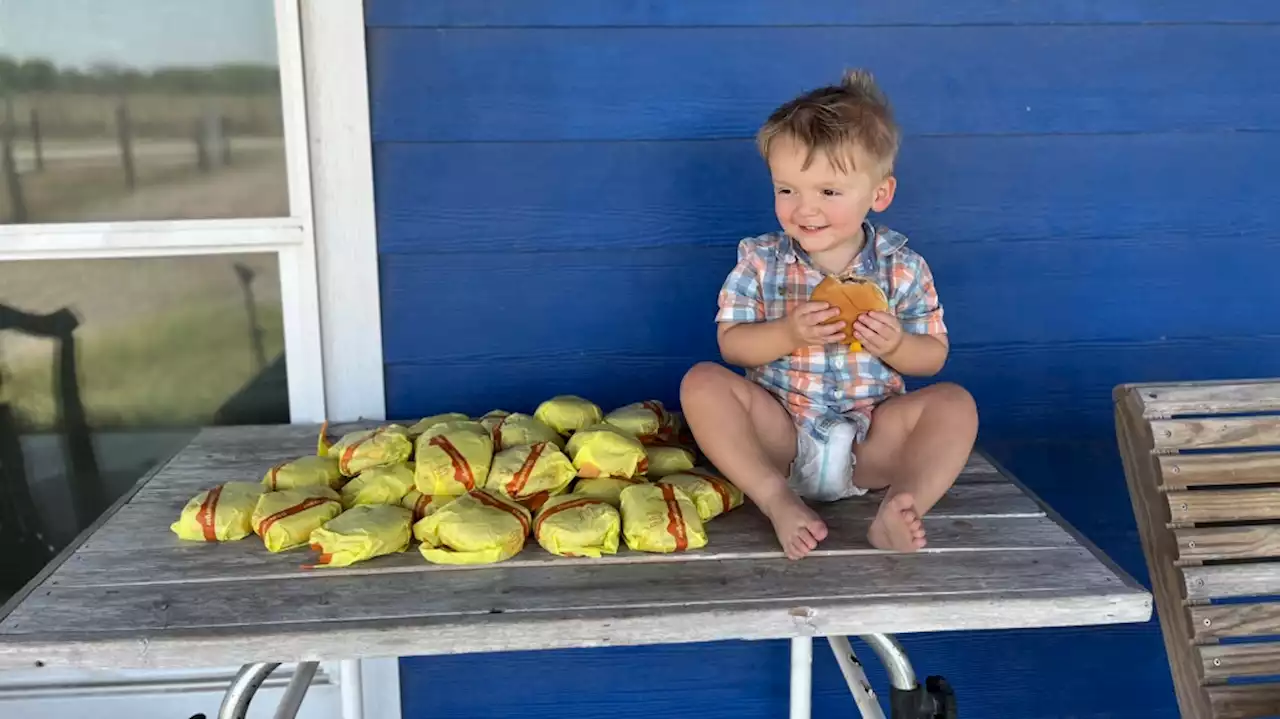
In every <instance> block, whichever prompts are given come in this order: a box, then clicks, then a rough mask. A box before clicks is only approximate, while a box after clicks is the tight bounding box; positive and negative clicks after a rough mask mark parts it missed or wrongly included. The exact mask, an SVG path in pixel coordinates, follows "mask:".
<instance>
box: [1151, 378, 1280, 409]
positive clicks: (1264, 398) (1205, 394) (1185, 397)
mask: <svg viewBox="0 0 1280 719" xmlns="http://www.w3.org/2000/svg"><path fill="white" fill-rule="evenodd" d="M1138 390H1139V396H1140V397H1141V398H1142V406H1143V416H1144V417H1170V416H1174V415H1179V414H1231V413H1240V412H1269V411H1272V410H1280V382H1276V381H1275V380H1251V381H1246V382H1239V381H1223V382H1184V383H1173V384H1165V385H1138Z"/></svg>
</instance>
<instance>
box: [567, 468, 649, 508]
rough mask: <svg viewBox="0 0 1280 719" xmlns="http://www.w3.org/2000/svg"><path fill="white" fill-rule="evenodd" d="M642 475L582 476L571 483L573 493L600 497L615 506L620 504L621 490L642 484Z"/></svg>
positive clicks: (643, 479) (595, 497)
mask: <svg viewBox="0 0 1280 719" xmlns="http://www.w3.org/2000/svg"><path fill="white" fill-rule="evenodd" d="M647 481H648V480H647V479H645V478H644V477H640V476H636V477H590V478H587V477H583V478H582V479H579V480H578V483H577V484H575V485H573V493H574V494H577V495H579V496H583V497H591V498H593V499H602V500H604V501H606V502H608V503H609V504H612V505H613V506H615V507H621V506H622V498H621V495H622V490H624V489H626V488H627V487H630V486H632V485H634V484H644V483H646V482H647Z"/></svg>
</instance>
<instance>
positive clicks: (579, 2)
mask: <svg viewBox="0 0 1280 719" xmlns="http://www.w3.org/2000/svg"><path fill="white" fill-rule="evenodd" d="M365 7H366V23H367V24H368V25H369V26H370V27H405V26H410V27H475V28H479V27H490V26H498V27H596V26H639V27H672V26H675V27H678V26H682V25H696V26H719V25H724V26H743V25H748V26H751V25H770V26H774V25H861V26H873V27H874V26H881V25H889V26H900V25H963V24H982V25H990V24H1009V25H1020V24H1028V23H1055V24H1058V23H1090V24H1092V23H1133V24H1148V23H1177V22H1187V23H1213V22H1231V23H1248V22H1280V8H1277V6H1276V5H1275V4H1274V3H1271V2H1268V0H1226V1H1223V2H1215V3H1209V4H1206V3H1203V2H1197V1H1196V0H1107V1H1106V2H1079V0H1053V1H1048V0H1041V1H1040V2H1034V3H1028V2H1021V1H1020V0H987V2H982V3H944V4H938V3H936V2H933V1H932V0H896V1H895V2H892V3H878V4H876V3H872V4H867V3H850V2H845V1H844V0H808V1H807V2H804V3H800V4H793V5H785V4H779V3H777V2H772V1H771V0H701V1H700V2H689V3H662V2H647V3H644V2H639V3H634V2H633V3H601V2H596V1H595V0H488V1H487V2H483V3H477V2H473V1H472V0H434V1H433V2H429V3H424V2H420V0H368V1H367V2H366V3H365Z"/></svg>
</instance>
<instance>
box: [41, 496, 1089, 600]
mask: <svg viewBox="0 0 1280 719" xmlns="http://www.w3.org/2000/svg"><path fill="white" fill-rule="evenodd" d="M820 513H821V514H822V515H823V517H824V519H825V520H826V521H827V527H828V529H829V530H830V535H829V536H828V538H827V539H826V540H825V541H823V543H822V544H821V545H819V546H818V549H817V550H815V552H814V554H813V555H811V556H815V557H819V556H821V557H826V556H833V557H834V556H843V557H848V558H849V561H850V562H856V561H859V559H860V558H861V557H863V556H865V555H871V554H879V553H880V550H876V549H874V548H872V547H871V546H870V545H869V544H868V543H867V540H866V536H867V530H868V529H869V528H870V526H871V517H870V516H869V513H864V512H857V513H856V515H857V516H854V514H855V513H851V512H832V511H829V510H828V511H825V512H820ZM924 524H925V530H926V531H927V532H928V541H929V544H928V546H927V547H926V548H925V550H924V551H927V552H931V553H948V554H954V555H956V558H955V561H957V562H967V561H979V562H980V561H982V559H981V557H979V556H976V554H977V553H981V552H984V551H993V550H999V551H1039V550H1044V549H1062V548H1065V547H1072V546H1075V545H1076V542H1075V541H1074V540H1073V539H1072V538H1071V536H1070V535H1068V534H1067V533H1066V532H1065V531H1064V530H1063V529H1062V528H1061V527H1060V526H1059V525H1057V524H1056V523H1054V522H1053V521H1051V520H1049V519H1047V518H1045V517H1010V518H1005V517H975V518H970V519H952V518H947V517H942V516H930V517H926V518H925V520H924ZM706 529H707V533H708V536H709V538H710V539H709V543H708V545H707V546H706V547H705V548H703V549H700V550H696V551H690V552H687V553H682V554H678V555H672V554H652V553H646V552H636V551H632V550H630V549H627V548H626V547H625V545H624V546H622V547H620V549H619V553H618V554H615V555H606V556H604V557H600V558H599V559H595V560H592V563H593V564H595V565H600V566H605V565H628V564H636V563H640V562H659V563H671V562H699V561H707V560H711V561H720V560H728V559H750V558H755V559H771V558H780V557H782V556H783V554H782V551H781V550H780V549H779V548H778V544H777V539H776V538H775V537H774V533H773V531H772V529H771V528H770V525H769V523H768V520H767V519H765V517H764V516H763V515H762V514H760V512H759V510H757V509H755V508H754V507H743V508H741V509H739V510H735V511H734V512H733V513H731V514H729V515H725V516H722V517H717V518H716V519H715V520H714V521H713V522H710V523H708V524H707V527H706ZM121 535H123V532H122V531H120V530H117V532H116V536H121ZM150 535H151V533H149V532H148V533H145V535H144V536H148V537H149V536H150ZM158 539H160V541H158V542H156V543H155V544H153V545H152V546H151V547H147V548H145V551H147V554H148V556H147V561H146V562H144V563H138V562H129V561H127V560H128V553H129V552H134V551H140V550H142V549H144V548H143V547H142V546H139V547H138V548H137V549H118V550H110V551H103V550H102V549H101V547H102V546H103V544H102V543H101V542H99V543H97V545H96V546H94V547H89V548H87V549H86V551H82V552H78V553H77V554H76V555H75V556H73V557H72V558H71V559H70V560H69V561H68V562H67V564H66V565H65V566H64V567H63V568H62V569H61V570H60V571H58V572H57V573H55V574H54V575H53V576H52V577H50V579H49V582H48V584H49V586H86V585H94V586H96V585H101V586H110V585H118V584H133V583H140V584H146V583H160V584H165V583H174V582H225V581H242V580H244V579H263V578H285V577H299V578H303V577H317V576H323V577H327V576H330V575H333V576H340V575H370V576H371V577H372V579H371V581H377V577H379V576H381V575H383V574H391V573H415V572H418V573H421V572H440V571H448V570H447V569H446V568H443V567H441V566H440V565H435V564H430V563H428V562H426V561H425V560H424V559H423V558H422V556H421V555H420V554H419V553H418V551H417V545H414V546H412V547H411V548H410V549H409V550H408V551H406V552H404V553H400V554H395V555H390V556H384V557H378V558H376V559H373V560H370V561H367V562H360V563H358V564H356V565H353V566H351V567H346V568H332V569H304V568H302V565H304V564H306V563H309V562H311V561H313V560H314V554H313V553H312V552H310V551H309V550H306V549H299V550H296V551H290V552H284V553H279V554H273V553H271V552H268V551H266V549H265V548H263V546H262V542H261V540H259V539H258V538H257V537H247V538H245V539H244V540H243V541H239V542H229V543H221V544H216V545H214V544H201V543H195V542H180V541H178V540H168V541H164V540H163V539H162V538H158ZM130 544H132V542H130ZM960 555H964V556H960ZM971 555H974V556H971ZM583 561H584V560H582V559H574V558H567V557H560V556H556V555H553V554H550V553H548V552H547V551H545V550H544V549H542V547H541V546H539V545H538V543H537V541H536V540H535V539H534V538H532V537H530V538H529V540H528V541H527V542H526V544H525V548H524V550H523V551H522V552H521V553H520V554H518V555H516V556H515V557H513V558H511V559H510V560H508V561H507V562H505V563H504V564H505V565H506V566H548V565H573V564H582V563H583Z"/></svg>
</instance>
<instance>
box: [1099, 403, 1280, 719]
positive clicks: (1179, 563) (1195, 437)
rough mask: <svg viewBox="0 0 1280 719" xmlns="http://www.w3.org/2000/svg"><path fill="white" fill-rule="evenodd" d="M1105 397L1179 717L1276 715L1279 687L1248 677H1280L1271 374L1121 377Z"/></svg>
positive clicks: (1277, 481)
mask: <svg viewBox="0 0 1280 719" xmlns="http://www.w3.org/2000/svg"><path fill="white" fill-rule="evenodd" d="M1114 399H1115V417H1116V428H1117V436H1118V441H1119V444H1120V452H1121V454H1122V456H1123V459H1124V469H1125V475H1126V477H1127V481H1128V486H1129V492H1130V496H1131V498H1132V501H1133V507H1134V514H1135V516H1136V517H1137V521H1138V529H1139V531H1140V533H1141V536H1142V548H1143V551H1144V553H1145V555H1146V560H1147V565H1148V567H1149V568H1150V571H1151V582H1152V585H1153V587H1154V589H1155V596H1156V607H1157V611H1158V616H1159V617H1160V625H1161V631H1162V632H1163V634H1164V641H1165V647H1166V649H1167V650H1168V654H1169V664H1170V668H1171V670H1172V673H1173V678H1174V683H1175V685H1176V688H1177V693H1178V705H1179V707H1180V708H1181V710H1182V716H1184V717H1189V718H1192V719H1204V718H1208V717H1215V718H1217V719H1226V718H1232V719H1245V718H1247V717H1264V716H1276V715H1280V682H1275V681H1258V680H1257V678H1260V677H1274V676H1280V643H1277V642H1268V641H1265V640H1267V639H1274V638H1276V636H1277V635H1280V602H1275V601H1271V600H1273V599H1275V598H1276V596H1277V595H1280V562H1277V561H1276V560H1277V559H1280V524H1277V523H1276V521H1277V520H1280V452H1278V451H1275V450H1276V448H1278V447H1280V380H1258V381H1248V382H1187V383H1178V384H1126V385H1121V386H1119V387H1117V388H1116V390H1115V393H1114ZM1268 447H1270V448H1271V450H1267V449H1266V448H1268ZM1244 639H1252V640H1255V641H1250V642H1240V641H1237V640H1244ZM1257 640H1262V641H1257ZM1234 678H1253V680H1252V681H1251V682H1249V683H1234V684H1228V681H1229V680H1231V679H1234Z"/></svg>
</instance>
